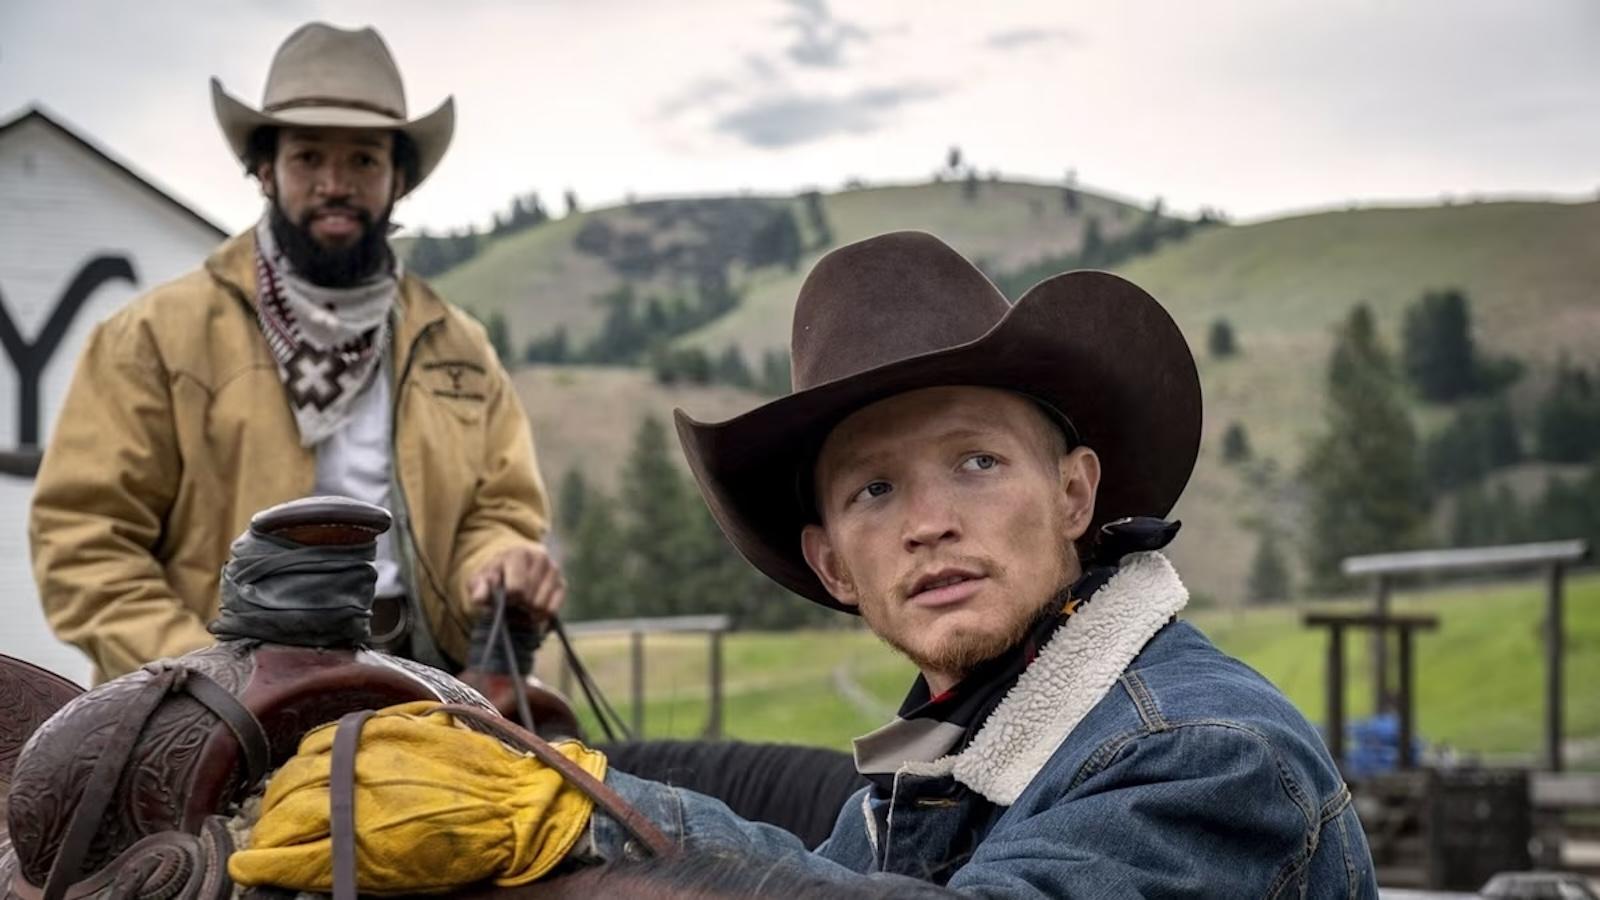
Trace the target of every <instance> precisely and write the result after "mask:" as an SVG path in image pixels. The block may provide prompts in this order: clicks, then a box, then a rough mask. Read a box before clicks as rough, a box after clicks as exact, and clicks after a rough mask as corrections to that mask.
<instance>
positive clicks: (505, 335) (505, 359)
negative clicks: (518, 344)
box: [484, 309, 516, 367]
mask: <svg viewBox="0 0 1600 900" xmlns="http://www.w3.org/2000/svg"><path fill="white" fill-rule="evenodd" d="M484 329H485V330H487V331H488V332H489V346H491V347H493V348H494V355H495V356H498V357H500V364H501V365H503V366H508V367H509V366H510V365H511V364H512V363H514V362H515V361H516V359H515V357H513V356H512V355H511V326H510V325H508V324H506V317H505V313H502V312H501V311H500V310H498V309H497V310H495V311H494V312H492V313H490V314H489V321H488V322H485V323H484Z"/></svg>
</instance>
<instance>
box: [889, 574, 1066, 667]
mask: <svg viewBox="0 0 1600 900" xmlns="http://www.w3.org/2000/svg"><path fill="white" fill-rule="evenodd" d="M1071 594H1072V585H1071V584H1070V583H1068V584H1065V585H1062V586H1061V587H1060V588H1058V589H1057V590H1056V591H1055V592H1053V593H1052V594H1051V595H1050V598H1049V599H1048V600H1047V601H1045V602H1044V603H1042V604H1040V605H1039V606H1038V607H1036V608H1034V609H1033V610H1031V611H1028V612H1027V613H1025V614H1019V615H1017V616H1015V617H1013V618H1011V619H1010V620H1009V621H1007V622H1005V623H1003V626H1002V627H1000V628H996V629H994V630H991V631H985V632H967V633H963V634H962V635H960V636H959V637H958V638H957V639H955V640H950V641H947V642H945V643H944V645H943V646H937V647H918V646H914V645H913V644H912V642H910V641H905V640H899V639H897V638H896V637H895V636H894V635H891V634H889V633H888V631H887V630H886V629H880V628H879V627H878V623H875V622H874V619H875V618H876V616H875V613H876V612H877V611H878V608H879V607H877V606H875V605H870V606H869V605H868V604H865V603H863V604H862V605H861V618H862V619H864V620H865V621H866V623H867V627H868V628H869V629H871V630H872V631H873V632H874V633H875V634H877V636H878V639H879V640H881V641H883V642H884V643H885V644H888V645H889V646H890V647H893V648H894V649H895V650H897V651H898V652H899V653H900V655H901V656H904V657H905V658H906V659H908V660H910V661H911V663H912V665H915V666H916V667H917V669H918V670H920V671H923V672H938V673H939V674H941V675H945V676H948V677H949V678H951V679H952V680H954V681H960V680H961V679H963V678H965V677H966V676H967V674H968V673H969V672H971V671H972V670H974V669H976V668H978V667H979V666H981V665H983V664H984V663H986V662H988V661H990V660H992V659H994V658H995V657H998V656H1000V655H1001V654H1003V653H1005V652H1006V651H1007V650H1010V649H1011V648H1012V647H1015V646H1016V645H1017V644H1019V643H1021V642H1022V639H1023V638H1024V637H1026V636H1027V635H1028V634H1029V633H1030V632H1032V631H1033V629H1034V627H1035V626H1037V625H1038V624H1039V623H1040V622H1041V621H1042V620H1043V619H1045V618H1046V617H1048V616H1051V615H1052V612H1051V610H1054V609H1057V608H1059V607H1058V604H1057V601H1060V602H1061V603H1065V602H1067V601H1069V600H1071Z"/></svg>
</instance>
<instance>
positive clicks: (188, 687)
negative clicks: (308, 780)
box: [183, 669, 272, 785]
mask: <svg viewBox="0 0 1600 900" xmlns="http://www.w3.org/2000/svg"><path fill="white" fill-rule="evenodd" d="M183 689H184V690H185V691H188V693H189V696H191V697H193V698H194V699H195V700H197V701H199V702H200V705H201V706H204V707H205V708H206V709H209V710H211V712H212V713H213V714H215V715H216V717H217V718H219V719H221V720H222V724H224V725H226V726H228V730H229V731H231V732H233V736H234V738H235V739H236V740H237V741H238V742H239V749H240V750H241V751H242V752H243V753H244V765H245V771H246V773H247V778H248V779H249V780H247V781H246V782H245V784H247V785H253V784H255V783H256V782H258V781H260V780H261V779H263V778H265V777H267V769H268V767H269V766H270V765H271V762H272V747H271V745H270V744H269V743H268V742H267V733H266V732H265V731H264V730H262V728H261V723H260V722H258V721H256V717H255V716H253V715H251V713H250V710H248V709H246V708H245V705H244V704H243V703H241V702H239V698H238V697H235V696H234V695H233V693H232V692H231V691H229V690H228V689H226V688H224V687H223V686H222V685H220V684H217V683H216V682H215V681H213V680H212V679H211V678H210V676H208V675H206V674H204V673H202V672H200V671H198V670H196V669H190V670H189V674H188V677H187V678H185V679H184V682H183Z"/></svg>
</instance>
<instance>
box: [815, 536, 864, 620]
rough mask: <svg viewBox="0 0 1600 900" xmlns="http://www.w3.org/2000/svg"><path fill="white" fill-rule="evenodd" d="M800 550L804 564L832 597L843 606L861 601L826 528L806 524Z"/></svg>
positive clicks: (853, 604)
mask: <svg viewBox="0 0 1600 900" xmlns="http://www.w3.org/2000/svg"><path fill="white" fill-rule="evenodd" d="M800 552H801V553H803V554H804V555H805V558H806V565H808V566H810V567H811V571H813V572H815V573H816V575H817V579H818V580H819V581H821V582H822V586H823V587H825V588H827V589H828V593H830V594H832V595H833V599H835V600H837V601H839V602H840V603H843V604H844V605H845V606H855V605H857V604H859V603H860V602H861V600H860V597H858V596H857V594H856V584H855V581H854V580H853V579H851V577H850V573H849V572H848V571H847V570H846V569H845V567H844V561H843V560H841V559H840V558H839V554H838V553H837V552H836V551H835V549H834V546H833V541H832V540H831V539H830V538H829V537H828V532H827V529H825V528H823V527H822V526H821V525H807V526H806V527H805V529H804V530H802V531H801V532H800Z"/></svg>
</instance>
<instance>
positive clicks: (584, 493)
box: [556, 466, 589, 534]
mask: <svg viewBox="0 0 1600 900" xmlns="http://www.w3.org/2000/svg"><path fill="white" fill-rule="evenodd" d="M588 504H589V482H588V480H587V479H585V478H584V477H583V470H581V469H579V468H578V467H577V466H573V467H572V468H570V469H568V470H567V474H565V475H563V476H562V477H561V488H560V489H559V490H558V491H557V492H556V527H557V528H559V529H561V531H562V532H563V533H566V534H576V533H577V530H578V525H579V523H581V522H582V521H583V511H584V509H585V508H586V507H587V506H588Z"/></svg>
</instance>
